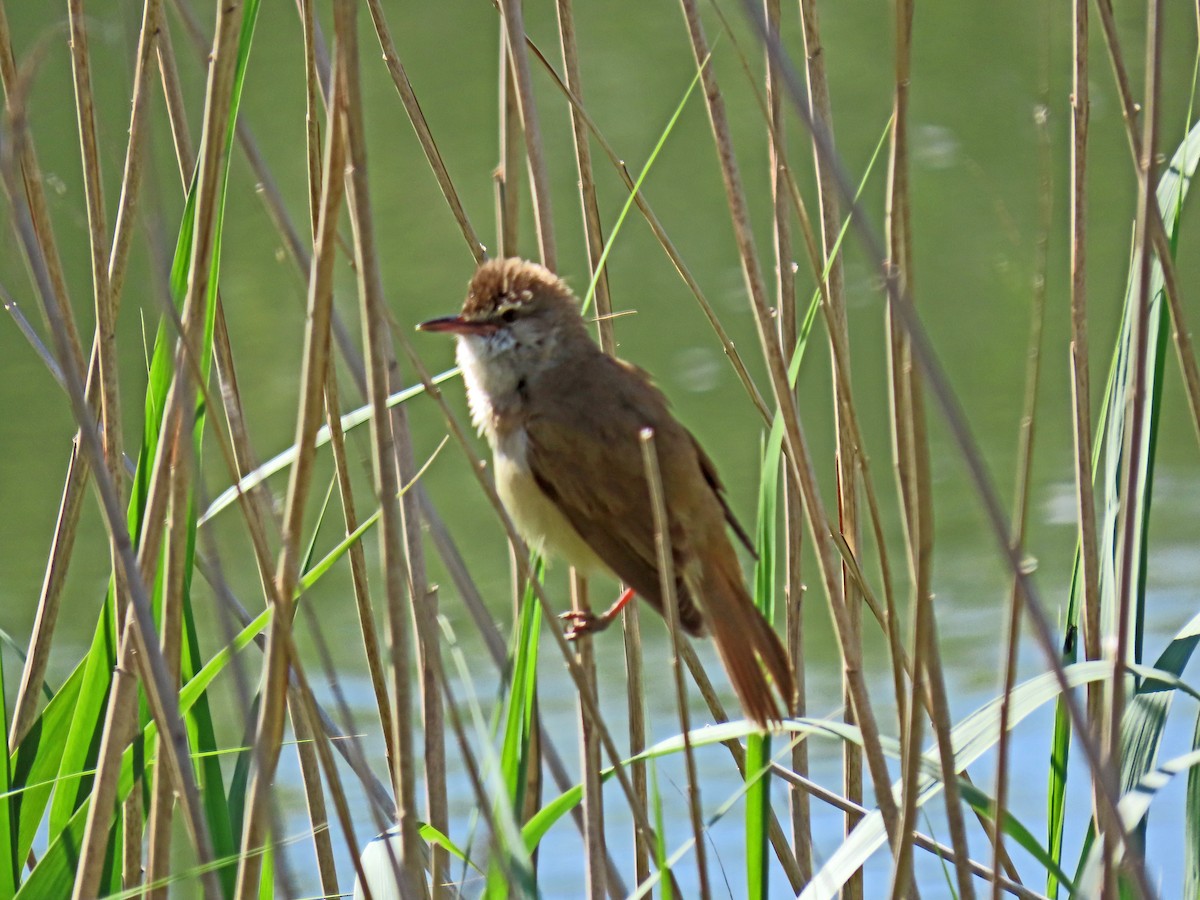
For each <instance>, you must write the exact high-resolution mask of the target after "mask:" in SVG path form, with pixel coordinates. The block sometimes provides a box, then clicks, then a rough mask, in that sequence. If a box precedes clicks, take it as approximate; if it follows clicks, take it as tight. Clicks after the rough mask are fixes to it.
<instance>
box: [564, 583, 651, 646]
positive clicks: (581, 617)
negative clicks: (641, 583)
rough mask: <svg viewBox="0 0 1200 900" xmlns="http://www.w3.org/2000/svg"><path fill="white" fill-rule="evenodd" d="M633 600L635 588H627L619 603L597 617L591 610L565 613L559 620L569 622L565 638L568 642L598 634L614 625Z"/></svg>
mask: <svg viewBox="0 0 1200 900" xmlns="http://www.w3.org/2000/svg"><path fill="white" fill-rule="evenodd" d="M632 599H633V588H626V589H625V590H624V591H623V592H622V593H621V596H620V597H618V598H617V602H616V603H614V604H613V605H612V606H610V607H609V608H608V609H606V610H605V611H604V612H602V613H600V615H596V614H595V613H594V612H592V611H591V610H590V609H573V610H571V611H570V612H565V613H563V614H562V615H561V616H559V619H561V620H562V621H564V622H567V623H568V625H567V630H566V631H564V632H563V637H565V638H566V639H567V640H568V641H574V640H577V639H579V638H581V637H583V636H584V635H587V634H598V633H599V632H601V631H603V630H604V629H605V628H607V627H608V626H609V625H611V624H612V622H613V619H615V618H616V617H617V615H618V613H620V612H621V610H623V609H624V608H625V605H626V604H627V603H628V602H629V601H630V600H632Z"/></svg>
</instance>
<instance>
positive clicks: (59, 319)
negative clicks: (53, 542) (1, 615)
mask: <svg viewBox="0 0 1200 900" xmlns="http://www.w3.org/2000/svg"><path fill="white" fill-rule="evenodd" d="M13 108H14V109H16V110H17V111H16V112H15V113H14V116H13V118H14V128H13V132H12V138H13V139H14V140H16V141H17V142H19V143H24V128H23V118H22V116H23V113H22V112H20V110H19V108H17V107H13ZM12 149H13V148H12V147H11V145H10V144H7V143H6V144H5V145H4V147H3V157H4V158H3V165H2V166H0V168H2V170H3V178H4V187H5V190H6V192H7V194H8V198H9V203H10V205H11V206H12V208H13V210H14V220H15V221H14V224H15V226H16V229H17V233H18V235H19V238H20V240H21V243H22V246H23V249H24V251H25V254H26V259H27V261H28V263H29V266H30V269H31V271H32V274H33V278H34V283H35V286H36V289H37V291H38V294H39V297H40V299H41V301H42V305H43V309H44V312H45V315H46V319H47V321H48V322H49V324H50V328H51V332H52V334H53V335H54V343H55V347H56V349H57V352H58V354H59V358H60V361H61V362H62V363H63V366H62V368H63V375H64V377H65V378H66V383H67V389H68V395H69V397H70V400H71V407H72V413H73V414H74V417H75V420H76V423H77V424H78V426H79V428H80V435H81V438H82V442H83V444H84V448H85V452H86V454H87V459H88V463H89V465H90V466H91V467H92V468H93V470H95V471H96V487H97V490H98V493H99V495H100V500H101V504H102V507H103V514H104V518H105V524H106V527H107V528H108V530H109V531H110V533H113V532H115V533H116V535H117V539H116V543H117V546H118V549H119V554H118V555H119V559H120V562H121V565H122V567H123V568H124V570H125V577H126V579H127V582H128V585H129V590H130V600H131V602H130V604H129V608H128V612H129V615H128V616H127V617H126V621H127V622H128V623H130V625H129V629H128V631H129V632H131V633H132V635H133V640H134V641H136V644H137V649H138V653H137V654H136V658H137V661H138V663H139V668H140V674H141V677H142V680H143V683H144V685H145V687H146V695H147V699H148V701H149V705H150V709H151V713H152V715H153V717H154V719H155V721H156V722H157V723H158V726H159V729H160V733H162V734H165V735H168V736H169V738H170V740H169V743H168V744H167V747H166V749H167V752H166V754H165V757H166V763H167V764H168V765H169V766H170V767H171V769H172V775H173V777H174V779H175V780H176V784H177V785H178V786H179V788H180V799H181V805H182V807H183V810H184V815H185V818H186V821H187V823H188V830H189V832H190V833H191V837H192V842H193V845H194V846H195V847H196V853H197V856H198V857H199V858H200V860H201V861H202V862H208V861H210V860H211V859H212V845H211V841H210V839H209V836H208V831H207V823H206V821H205V819H204V816H203V813H202V812H201V810H200V802H199V792H198V790H197V788H196V783H195V779H194V777H193V773H192V770H191V763H190V760H189V754H188V743H187V733H186V731H185V730H184V729H183V727H182V721H181V719H180V712H179V704H178V699H177V698H176V696H175V694H174V693H173V692H172V691H171V689H170V677H169V674H168V673H167V669H166V663H165V662H164V660H163V657H162V652H161V650H160V648H159V646H158V640H157V636H156V635H155V633H154V623H153V615H152V613H151V609H150V600H149V597H148V596H147V593H146V589H145V586H144V583H143V581H142V579H141V577H140V573H139V571H138V562H137V559H136V558H135V556H134V552H133V546H132V543H131V541H130V538H129V532H128V529H127V528H126V525H125V512H124V510H123V509H122V508H121V505H120V500H119V497H118V495H117V492H116V489H115V488H114V486H113V484H112V482H111V480H110V479H109V478H108V475H107V472H106V471H105V470H104V467H103V455H104V451H103V446H102V443H101V439H100V436H99V434H98V433H97V430H96V424H95V419H94V418H93V417H92V413H91V410H90V409H89V407H88V405H87V400H86V398H85V394H84V392H85V387H84V383H83V377H82V373H81V371H80V369H81V367H82V366H81V361H80V360H79V359H78V358H76V359H75V362H76V365H75V366H72V365H70V364H69V363H67V362H66V361H67V360H68V359H70V358H71V357H72V352H71V347H70V335H69V333H68V328H67V326H66V324H65V320H64V312H63V310H62V308H61V307H60V306H59V305H58V302H57V298H56V297H55V295H54V294H53V290H54V288H53V284H52V280H51V277H50V274H49V271H48V269H47V266H46V263H45V259H44V256H43V254H42V248H41V245H40V244H39V238H38V236H37V234H36V233H35V230H34V225H33V219H32V216H31V213H30V211H29V207H28V206H27V205H25V204H24V203H22V202H19V201H21V200H24V197H25V195H24V194H23V193H22V192H21V191H20V188H19V185H18V184H17V181H16V176H15V172H14V164H13V163H14V159H13V156H12ZM23 152H24V150H23V148H20V147H18V148H17V153H18V154H19V155H20V154H23ZM97 466H99V467H100V468H99V469H96V467H97ZM132 643H133V642H132V641H131V644H132ZM117 681H120V679H117ZM119 688H120V685H119V684H118V683H117V682H114V685H113V691H114V692H115V691H118V689H119ZM131 688H132V682H131V683H130V689H131ZM132 696H135V697H136V694H133V695H132ZM110 702H111V701H110ZM127 705H128V704H127V703H120V704H116V705H115V709H114V728H113V729H111V730H109V732H108V734H109V736H110V737H109V740H110V741H111V742H112V743H113V744H114V745H115V744H116V743H117V742H118V738H119V731H120V727H121V722H122V719H123V718H124V715H123V714H124V709H123V708H122V707H125V706H127ZM104 740H105V739H104V738H102V744H103V742H104ZM109 768H110V772H111V770H112V768H113V767H112V766H111V765H110V767H109ZM107 777H109V778H110V779H111V780H113V781H115V775H113V774H110V775H109V776H107ZM95 783H96V785H97V790H98V789H99V786H100V785H101V778H100V773H99V772H98V773H97V777H96V782H95ZM111 797H112V795H111V794H110V795H109V804H111V802H112V799H111ZM93 802H94V803H96V807H97V808H99V809H103V810H106V811H109V810H110V807H107V806H106V805H105V804H104V803H102V802H96V800H95V797H94V800H93ZM85 858H86V857H85ZM201 879H202V883H203V885H204V889H205V891H206V893H207V895H208V896H214V897H215V896H217V894H218V891H217V888H216V881H215V877H213V876H212V874H211V873H210V872H209V873H206V874H204V875H202V876H201Z"/></svg>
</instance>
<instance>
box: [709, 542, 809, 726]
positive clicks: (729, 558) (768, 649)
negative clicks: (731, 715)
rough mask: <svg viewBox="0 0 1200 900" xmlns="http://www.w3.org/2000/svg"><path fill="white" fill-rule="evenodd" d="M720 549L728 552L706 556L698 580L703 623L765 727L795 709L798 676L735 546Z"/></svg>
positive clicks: (748, 710) (746, 707) (745, 702)
mask: <svg viewBox="0 0 1200 900" xmlns="http://www.w3.org/2000/svg"><path fill="white" fill-rule="evenodd" d="M721 550H722V551H727V552H720V551H719V552H716V553H713V554H711V555H710V556H709V558H707V559H706V560H705V563H704V572H703V575H702V582H701V584H700V585H699V591H698V593H699V595H700V597H701V598H702V600H701V602H702V604H703V607H704V621H705V625H707V626H708V629H709V631H710V632H711V633H712V636H713V642H714V643H715V644H716V645H717V653H718V654H719V655H720V657H721V662H722V663H723V664H724V666H725V671H726V672H727V673H728V674H729V680H730V681H731V682H732V683H733V689H734V691H735V692H737V695H738V699H739V700H740V701H741V703H742V709H743V711H744V712H745V714H746V716H747V717H748V718H750V719H752V720H753V721H754V722H756V723H757V724H759V725H761V726H763V727H766V726H769V725H770V724H771V723H773V722H779V721H780V720H782V719H783V718H784V717H785V716H788V715H791V714H792V712H793V710H794V709H795V707H796V677H795V675H794V674H793V673H792V666H791V663H789V662H788V658H787V652H786V651H785V650H784V649H783V643H782V642H781V641H780V640H779V636H778V635H777V634H776V633H775V631H774V630H773V629H772V628H771V626H770V625H769V624H768V623H767V620H766V619H764V618H763V616H762V613H760V612H759V611H758V608H757V607H756V606H755V605H754V601H753V600H751V599H750V595H749V594H748V593H747V592H746V588H745V586H744V585H743V583H742V573H741V567H740V566H739V565H738V562H737V557H736V556H735V555H734V553H733V548H732V547H729V546H728V545H726V546H725V547H724V548H721ZM768 676H769V679H768ZM772 682H773V683H774V690H772ZM777 695H778V696H777ZM779 700H782V701H783V713H782V714H781V713H780V706H779V702H778V701H779Z"/></svg>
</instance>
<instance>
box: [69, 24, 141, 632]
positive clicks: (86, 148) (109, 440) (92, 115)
mask: <svg viewBox="0 0 1200 900" xmlns="http://www.w3.org/2000/svg"><path fill="white" fill-rule="evenodd" d="M67 17H68V21H69V27H70V35H71V39H70V41H69V44H70V48H71V73H72V76H73V82H74V87H75V113H76V123H77V126H78V129H79V148H80V158H81V160H82V163H83V194H84V203H85V206H86V209H87V221H88V245H89V249H90V251H91V253H90V255H91V268H92V297H93V301H94V308H95V315H96V331H95V336H94V340H93V348H94V350H95V354H94V355H95V359H96V368H97V372H98V374H99V378H98V381H99V385H100V397H99V410H100V434H101V439H102V441H103V444H104V462H105V465H106V467H107V469H108V477H109V479H110V480H111V482H112V485H113V488H114V490H115V491H116V493H117V499H118V501H119V502H121V503H122V504H123V503H124V502H125V499H124V498H125V473H124V471H123V469H122V458H121V456H122V452H123V450H122V440H121V392H120V384H119V379H118V358H117V309H116V304H115V302H114V299H113V296H112V290H111V287H110V282H109V277H108V265H109V262H108V261H109V253H110V248H109V242H108V218H107V214H106V212H105V209H104V191H103V184H102V175H101V172H100V151H99V148H98V146H97V138H96V109H95V101H94V98H93V95H92V73H91V61H90V58H89V55H88V36H87V28H86V27H85V26H84V16H83V0H69V2H68V4H67ZM90 376H91V372H90V371H89V372H88V376H85V381H86V380H92V379H91V378H90ZM85 392H86V387H85ZM88 400H89V403H90V404H91V405H93V406H95V405H96V400H95V398H92V397H89V398H88ZM109 556H110V562H111V566H112V572H113V593H114V597H115V600H116V609H117V615H118V619H119V618H121V617H122V616H123V614H124V610H125V606H126V604H127V603H128V594H129V591H128V588H127V587H126V585H125V579H124V576H123V574H122V571H121V566H120V561H119V559H118V556H119V550H118V548H117V545H116V542H115V538H114V537H112V535H110V539H109Z"/></svg>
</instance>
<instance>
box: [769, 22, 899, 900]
mask: <svg viewBox="0 0 1200 900" xmlns="http://www.w3.org/2000/svg"><path fill="white" fill-rule="evenodd" d="M800 18H801V23H802V26H803V33H804V47H805V70H806V74H807V80H808V102H809V105H810V107H811V109H812V114H813V117H814V118H815V119H816V120H817V121H818V122H820V123H821V125H822V127H823V128H824V129H825V132H826V134H828V135H830V136H831V139H832V135H833V133H834V131H833V110H832V106H831V103H830V99H829V83H828V80H827V78H826V74H825V53H824V49H823V47H822V44H821V35H820V22H819V17H818V13H817V4H816V0H805V2H801V4H800ZM768 64H769V65H771V66H772V67H773V64H771V63H770V56H769V54H768ZM775 77H776V79H778V72H776V73H775ZM893 133H894V132H893ZM813 166H814V170H815V172H816V178H817V198H818V202H819V204H820V209H821V240H822V249H823V254H822V257H823V260H824V263H825V266H824V269H827V271H828V275H827V276H826V277H825V278H824V279H822V281H823V286H822V290H823V294H824V299H825V303H826V309H827V314H826V322H827V325H828V331H829V340H830V343H831V345H832V347H833V348H834V351H833V357H834V360H835V362H834V365H835V366H838V362H837V360H839V359H840V360H841V362H842V365H841V366H839V367H838V368H839V370H840V372H835V375H834V396H833V406H834V423H835V428H836V429H837V451H836V452H837V455H836V467H837V485H838V519H839V526H840V529H841V532H842V535H843V537H844V538H845V539H846V542H847V544H848V545H849V547H850V550H851V552H852V553H857V549H858V546H859V543H860V532H861V527H860V524H859V513H858V478H857V474H856V473H857V471H858V467H857V465H856V464H855V457H856V456H857V455H858V453H859V452H861V451H860V450H859V447H860V446H861V445H860V444H859V442H857V441H856V440H855V438H854V436H853V433H852V431H851V430H850V429H849V428H848V427H847V422H846V418H847V415H846V412H845V410H846V408H847V407H849V406H851V405H852V404H853V393H852V391H851V390H850V388H849V383H850V368H849V365H850V355H849V350H850V334H849V330H848V327H847V322H846V297H845V289H844V278H843V275H842V258H841V255H840V254H836V251H835V247H836V244H837V242H838V238H839V235H840V233H841V227H842V214H841V204H840V203H839V201H838V196H837V188H836V186H835V185H834V184H833V178H832V174H831V173H830V172H829V170H828V166H827V165H826V164H825V163H824V162H823V161H822V158H821V156H820V154H819V153H817V152H816V148H815V147H814V148H813ZM842 591H843V594H844V598H845V603H846V607H847V610H848V611H849V623H850V626H851V628H850V632H849V634H848V635H847V639H848V640H850V641H852V642H854V644H855V645H856V646H857V647H858V648H859V650H858V652H859V653H861V652H862V651H861V646H862V608H861V602H862V601H861V597H860V596H859V595H858V592H857V591H856V590H855V587H854V581H853V579H852V578H851V577H850V575H849V573H848V572H847V571H846V570H845V568H843V571H842ZM842 690H843V696H844V697H845V702H846V704H847V706H846V720H847V722H850V723H851V724H853V722H854V706H853V704H852V703H851V696H850V688H849V685H848V684H846V682H845V676H844V675H843V688H842ZM842 760H843V793H845V795H846V796H847V797H848V798H850V799H851V800H853V801H856V802H861V801H862V796H863V794H862V790H863V784H862V782H863V773H862V749H861V748H859V747H858V746H856V745H855V744H852V743H845V744H843V745H842ZM856 822H857V820H856V819H855V818H854V816H853V814H851V815H848V816H847V817H846V824H845V831H846V833H847V834H849V833H850V831H851V830H852V829H853V828H854V825H855V824H856ZM845 890H846V895H847V897H849V898H852V900H853V898H857V897H861V896H862V876H861V874H856V875H855V876H854V877H853V878H852V879H850V880H849V881H848V882H847V884H846V886H845Z"/></svg>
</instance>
